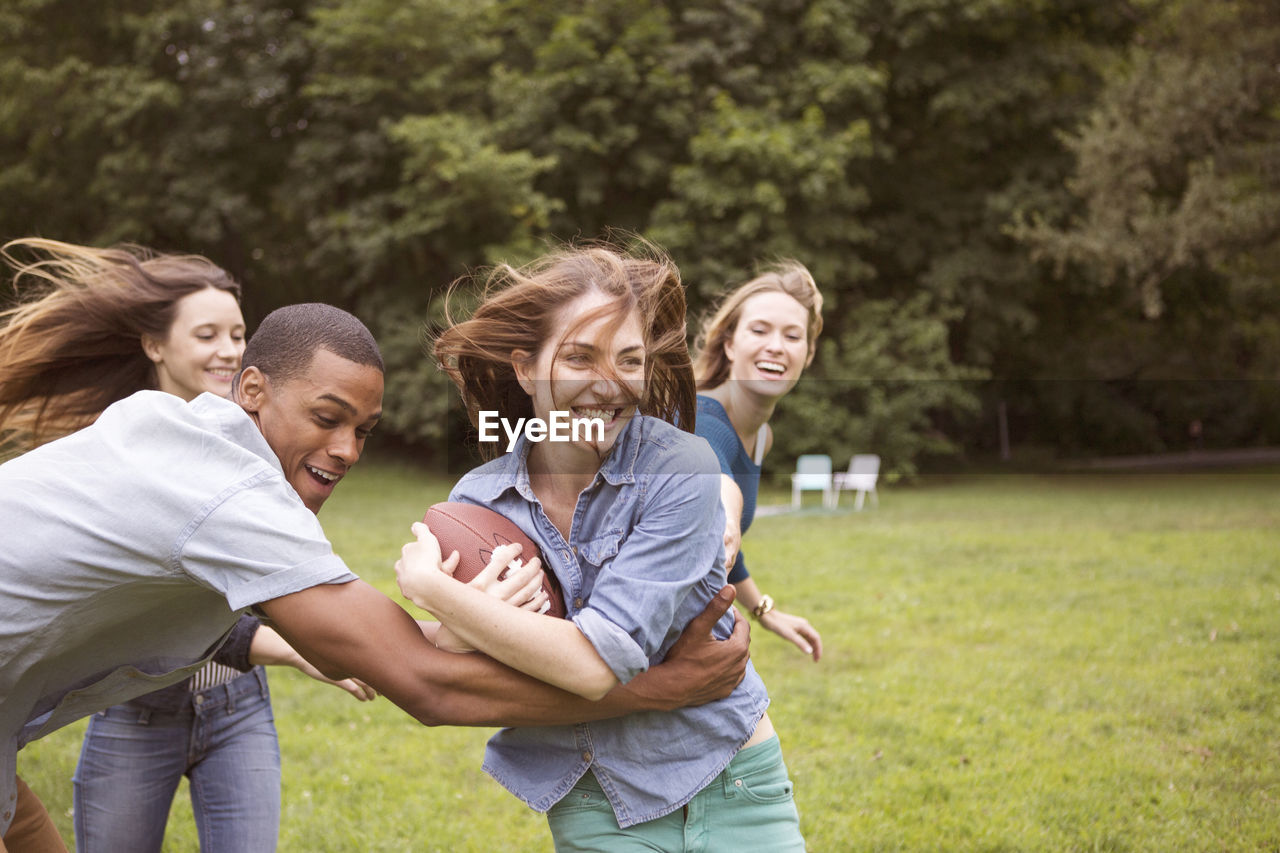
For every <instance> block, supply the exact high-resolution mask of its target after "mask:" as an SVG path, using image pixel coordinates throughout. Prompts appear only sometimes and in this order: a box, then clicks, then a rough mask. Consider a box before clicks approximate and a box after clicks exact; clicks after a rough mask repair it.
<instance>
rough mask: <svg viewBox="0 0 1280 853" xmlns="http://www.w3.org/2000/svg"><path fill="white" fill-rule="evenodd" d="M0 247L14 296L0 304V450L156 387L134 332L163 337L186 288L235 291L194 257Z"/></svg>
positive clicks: (88, 419) (78, 423)
mask: <svg viewBox="0 0 1280 853" xmlns="http://www.w3.org/2000/svg"><path fill="white" fill-rule="evenodd" d="M0 255H2V256H3V258H4V260H5V262H7V263H8V265H9V266H10V267H11V268H12V269H13V270H14V274H13V291H14V300H13V301H14V303H15V304H12V305H11V306H10V307H8V308H6V309H5V310H3V311H0V455H2V452H3V451H6V450H7V451H8V452H14V451H15V450H26V449H29V448H31V447H34V446H36V445H39V444H43V443H44V442H46V441H50V440H52V439H54V438H58V437H60V436H62V435H65V434H67V433H69V432H72V431H74V430H76V429H79V428H80V427H83V426H86V425H88V424H89V423H92V422H93V421H94V419H96V418H97V416H98V415H99V414H101V413H102V410H103V409H105V408H106V407H107V406H109V405H111V404H112V403H114V402H115V401H117V400H120V399H123V398H124V397H127V396H129V395H130V394H132V393H134V392H135V391H140V390H142V389H145V388H154V387H155V384H156V376H155V368H154V366H153V365H152V364H151V361H150V360H149V359H148V358H147V357H146V354H145V353H144V352H143V350H142V337H143V335H148V336H151V337H154V338H157V339H160V340H164V339H166V338H167V337H168V334H169V327H170V326H171V325H172V323H173V319H174V314H175V310H176V308H175V306H176V305H177V302H178V300H180V299H182V298H183V297H184V296H187V295H188V294H191V293H195V292H197V291H200V290H203V289H205V288H210V287H212V288H216V289H218V290H225V291H227V292H229V293H231V294H232V295H233V296H235V297H236V298H237V300H238V299H239V297H240V286H239V285H238V284H236V282H235V281H234V280H233V279H232V278H231V276H230V275H229V274H228V273H227V272H226V271H225V270H223V269H221V268H220V267H218V266H217V265H215V264H214V263H213V262H211V261H209V260H208V259H206V258H203V257H200V256H198V255H163V254H156V253H153V252H150V251H148V250H146V249H143V248H141V247H138V246H118V247H115V248H110V249H96V248H92V247H89V246H78V245H73V244H71V243H61V242H58V241H56V240H45V239H40V238H28V239H23V240H14V241H12V242H10V243H7V244H5V245H4V246H3V247H0ZM2 299H3V297H0V300H2Z"/></svg>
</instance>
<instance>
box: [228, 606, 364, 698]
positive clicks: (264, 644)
mask: <svg viewBox="0 0 1280 853" xmlns="http://www.w3.org/2000/svg"><path fill="white" fill-rule="evenodd" d="M249 663H251V664H253V665H254V666H291V667H293V668H294V669H296V670H298V671H299V672H302V673H304V674H306V675H309V676H311V677H312V678H314V679H315V680H316V681H321V682H324V683H325V684H332V685H333V686H334V687H339V688H341V689H343V690H345V691H347V692H348V693H350V694H351V695H352V696H354V697H356V698H357V699H359V700H360V701H361V702H368V701H369V700H370V699H375V698H377V696H378V692H377V691H376V690H374V689H373V688H372V687H370V686H369V685H367V684H365V683H364V682H363V681H360V680H359V679H355V678H340V679H336V680H335V679H332V678H329V677H328V676H326V675H325V674H324V673H322V672H321V671H320V670H318V669H316V668H315V667H314V666H312V665H311V664H310V663H308V662H307V659H306V658H304V657H303V656H302V655H300V654H298V652H297V650H295V649H294V647H293V646H291V645H289V644H288V643H287V642H285V639H284V637H281V636H280V635H279V634H278V633H276V631H275V629H274V628H269V627H267V626H266V625H263V624H261V623H259V624H258V629H257V631H256V632H254V635H253V640H252V641H250V643H249Z"/></svg>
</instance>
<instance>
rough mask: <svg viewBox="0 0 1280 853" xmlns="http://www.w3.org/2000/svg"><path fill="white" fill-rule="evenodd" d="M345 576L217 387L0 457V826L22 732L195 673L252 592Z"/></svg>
mask: <svg viewBox="0 0 1280 853" xmlns="http://www.w3.org/2000/svg"><path fill="white" fill-rule="evenodd" d="M355 577H356V576H355V575H354V574H352V573H351V571H350V570H349V569H348V568H347V566H346V565H345V564H344V563H343V562H342V560H341V559H340V558H339V557H338V556H337V555H336V554H334V553H333V549H332V547H331V546H330V545H329V542H328V540H327V539H326V538H325V535H324V531H323V530H322V529H321V528H320V524H319V522H318V521H317V520H316V517H315V514H314V513H312V512H311V511H310V510H308V509H307V508H306V506H304V505H303V503H302V500H301V499H300V498H299V497H298V494H297V492H295V491H294V490H293V487H292V486H290V485H289V483H288V481H287V480H286V479H285V477H284V473H283V471H282V470H281V468H280V463H279V460H277V458H276V456H275V453H274V452H273V451H272V450H271V447H270V446H269V445H268V444H267V442H266V439H265V438H263V436H262V433H261V432H260V431H259V430H258V428H257V426H256V425H255V424H254V423H253V421H252V420H250V419H249V417H248V415H246V414H245V412H244V411H243V410H242V409H241V408H240V407H239V406H238V405H236V404H235V403H232V402H230V401H228V400H224V399H222V398H220V397H216V396H214V395H212V394H203V395H201V396H200V397H198V398H197V399H195V400H193V401H192V402H190V403H184V402H183V401H182V400H181V399H179V398H177V397H175V396H173V395H171V394H165V393H162V392H159V391H142V392H139V393H137V394H134V395H133V396H131V397H129V398H127V399H125V400H121V401H120V402H118V403H116V404H115V405H113V406H111V407H109V408H108V409H107V410H106V411H105V412H103V414H102V416H101V417H100V418H99V419H98V420H97V422H96V423H95V424H93V425H92V426H90V427H86V428H85V429H83V430H80V431H79V432H77V433H74V434H72V435H70V436H67V437H66V438H63V439H60V440H58V441H55V442H52V443H50V444H47V445H45V446H43V447H40V448H37V449H36V450H33V451H31V452H29V453H27V454H26V455H24V456H20V457H18V458H17V459H13V460H11V461H9V462H7V463H5V464H4V465H0V738H3V740H4V748H3V753H2V755H0V833H2V832H3V831H4V830H5V828H7V827H8V825H9V823H10V821H11V819H12V808H13V802H14V779H15V764H16V752H17V750H18V749H19V748H20V747H21V746H22V744H24V743H27V742H29V741H32V740H35V739H36V738H38V737H42V736H43V735H45V734H48V733H49V732H51V731H53V730H54V729H57V728H59V727H61V726H64V725H66V724H67V723H70V722H72V721H74V720H76V719H79V718H80V717H83V716H87V715H88V714H92V713H94V712H95V711H98V710H101V709H102V708H106V707H108V706H110V705H115V704H118V703H120V702H124V701H127V700H128V699H131V698H133V697H135V696H139V695H142V694H144V693H149V692H151V691H153V690H156V689H158V688H160V687H165V686H167V685H169V684H173V683H175V682H178V681H181V680H183V679H185V678H186V677H188V676H190V675H191V674H192V673H193V672H195V671H196V670H197V669H199V667H200V665H201V664H202V663H203V662H204V661H205V660H206V659H207V658H208V657H209V655H210V654H211V653H212V651H213V649H215V648H216V647H217V645H218V644H219V643H220V642H221V640H222V638H223V637H224V636H225V635H226V633H227V631H229V630H230V629H231V627H232V625H234V624H235V622H236V619H237V618H238V616H239V614H240V612H242V611H243V610H245V609H246V608H248V607H250V606H251V605H254V604H257V603H259V602H262V601H268V600H270V599H273V598H277V597H279V596H282V595H287V594H289V593H292V592H298V591H299V590H302V589H306V588H308V587H312V586H316V585H318V584H323V583H345V582H348V581H351V580H354V579H355Z"/></svg>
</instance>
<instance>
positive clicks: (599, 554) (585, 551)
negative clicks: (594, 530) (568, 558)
mask: <svg viewBox="0 0 1280 853" xmlns="http://www.w3.org/2000/svg"><path fill="white" fill-rule="evenodd" d="M620 547H622V531H621V530H611V531H609V532H608V533H606V534H604V535H603V536H597V537H596V538H594V539H589V540H587V541H586V542H583V543H581V544H579V545H578V556H579V557H580V558H581V559H583V560H586V561H587V562H588V563H590V564H591V565H592V566H594V567H595V568H596V569H597V570H598V569H600V568H602V567H603V566H604V564H605V563H607V562H608V561H609V560H612V559H613V558H614V557H616V556H618V549H619V548H620Z"/></svg>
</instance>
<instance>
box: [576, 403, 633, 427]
mask: <svg viewBox="0 0 1280 853" xmlns="http://www.w3.org/2000/svg"><path fill="white" fill-rule="evenodd" d="M620 414H622V409H620V408H618V409H602V408H597V407H594V406H592V407H587V406H574V407H573V416H574V417H575V418H586V419H591V418H596V419H598V420H602V421H604V424H605V426H608V425H609V424H611V423H613V422H614V421H615V420H616V419H617V417H618V415H620Z"/></svg>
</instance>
